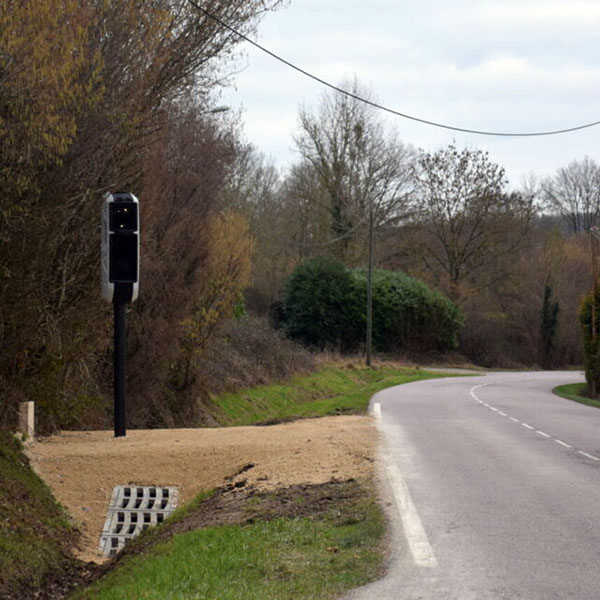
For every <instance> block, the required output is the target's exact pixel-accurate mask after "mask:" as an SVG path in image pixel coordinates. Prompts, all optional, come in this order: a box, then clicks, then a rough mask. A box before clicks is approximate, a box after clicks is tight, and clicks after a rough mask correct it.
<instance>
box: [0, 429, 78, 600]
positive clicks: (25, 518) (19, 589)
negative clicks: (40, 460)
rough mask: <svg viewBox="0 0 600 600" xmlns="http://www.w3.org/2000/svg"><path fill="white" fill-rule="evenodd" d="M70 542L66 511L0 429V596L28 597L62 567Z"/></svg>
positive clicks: (19, 449)
mask: <svg viewBox="0 0 600 600" xmlns="http://www.w3.org/2000/svg"><path fill="white" fill-rule="evenodd" d="M73 539H74V530H73V527H72V525H71V523H70V521H69V519H68V517H67V515H66V512H65V511H64V510H63V509H62V508H61V507H60V506H59V505H58V504H57V503H56V501H55V500H54V498H53V496H52V494H51V492H50V490H49V489H48V487H47V486H46V485H45V484H44V483H43V482H42V481H41V479H40V478H39V477H38V476H37V475H36V474H35V473H34V472H33V471H32V470H31V469H30V468H29V465H28V461H27V459H26V458H25V456H24V455H23V453H22V451H21V447H20V444H19V443H18V442H17V441H16V440H15V439H14V438H13V437H12V436H11V435H10V434H9V433H6V432H3V431H0V598H8V597H14V598H30V597H33V591H34V590H36V589H37V588H39V587H40V586H42V585H43V583H44V582H45V581H46V580H48V578H50V579H54V578H55V577H56V576H57V574H59V573H60V572H61V570H63V569H64V568H66V567H67V566H68V564H69V562H70V560H69V559H68V558H67V554H66V551H67V549H68V548H69V547H70V545H71V543H72V542H73Z"/></svg>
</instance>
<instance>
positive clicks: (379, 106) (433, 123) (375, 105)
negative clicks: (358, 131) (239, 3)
mask: <svg viewBox="0 0 600 600" xmlns="http://www.w3.org/2000/svg"><path fill="white" fill-rule="evenodd" d="M188 2H189V3H190V4H191V5H192V6H193V7H194V8H195V9H196V10H199V11H200V12H201V13H203V14H204V15H206V16H207V17H209V18H210V19H212V20H213V21H215V22H216V23H218V24H219V25H221V26H222V27H224V28H225V29H228V30H229V31H231V32H232V33H234V34H235V35H237V36H238V37H240V38H241V39H243V40H245V41H246V42H248V43H249V44H251V45H252V46H254V47H255V48H258V49H259V50H261V51H262V52H264V53H265V54H268V55H269V56H270V57H272V58H274V59H275V60H278V61H279V62H281V63H283V64H284V65H286V66H288V67H290V68H291V69H294V70H295V71H298V72H299V73H301V74H302V75H305V76H306V77H310V79H313V80H314V81H317V82H318V83H320V84H321V85H324V86H326V87H328V88H330V89H332V90H334V91H336V92H338V93H340V94H344V95H345V96H348V97H349V98H352V99H354V100H357V101H359V102H363V103H364V104H368V105H369V106H372V107H373V108H377V109H378V110H382V111H384V112H387V113H390V114H392V115H395V116H397V117H402V118H403V119H410V120H411V121H416V122H417V123H423V124H424V125H430V126H432V127H439V128H441V129H449V130H451V131H460V132H462V133H473V134H476V135H489V136H498V137H541V136H546V135H558V134H561V133H571V132H573V131H580V130H581V129H588V128H590V127H595V126H596V125H600V121H594V122H592V123H585V124H583V125H576V126H575V127H567V128H564V129H554V130H551V131H532V132H503V131H482V130H479V129H468V128H466V127H456V126H454V125H447V124H445V123H438V122H436V121H430V120H428V119H421V118H420V117H415V116H413V115H409V114H406V113H403V112H400V111H398V110H394V109H393V108H389V107H387V106H383V105H382V104H378V103H377V102H373V101H372V100H368V99H367V98H362V97H361V96H357V95H356V94H353V93H352V92H349V91H347V90H344V89H343V88H340V87H338V86H336V85H333V84H332V83H329V82H328V81H326V80H325V79H321V78H320V77H317V76H316V75H313V74H312V73H309V72H308V71H306V70H304V69H302V68H301V67H299V66H297V65H295V64H294V63H291V62H290V61H288V60H286V59H285V58H283V57H282V56H279V55H278V54H275V52H271V50H268V49H267V48H265V47H264V46H261V45H260V44H259V43H258V42H255V41H254V40H252V39H250V38H249V37H248V36H246V35H244V34H243V33H241V32H240V31H238V30H237V29H234V28H233V27H231V25H228V24H227V23H225V21H223V20H222V19H220V18H219V17H217V16H215V15H213V14H212V13H210V12H208V11H207V10H206V9H205V8H202V7H201V6H200V5H198V4H197V3H196V2H194V0H188Z"/></svg>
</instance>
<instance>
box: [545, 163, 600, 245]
mask: <svg viewBox="0 0 600 600" xmlns="http://www.w3.org/2000/svg"><path fill="white" fill-rule="evenodd" d="M542 195H543V200H544V205H545V207H546V208H548V209H549V210H551V211H552V212H555V213H558V214H559V215H561V216H562V217H563V219H564V220H565V221H566V223H567V224H568V226H569V229H570V230H571V231H572V232H573V233H578V232H581V231H589V229H590V228H591V227H594V226H596V225H598V224H599V223H600V165H598V164H596V162H594V160H592V159H591V158H590V157H589V156H586V157H585V158H584V159H583V160H581V161H573V162H571V163H569V164H568V165H567V166H566V167H563V168H561V169H559V170H558V171H557V173H556V175H555V176H554V177H551V178H549V179H547V180H546V181H544V183H543V184H542Z"/></svg>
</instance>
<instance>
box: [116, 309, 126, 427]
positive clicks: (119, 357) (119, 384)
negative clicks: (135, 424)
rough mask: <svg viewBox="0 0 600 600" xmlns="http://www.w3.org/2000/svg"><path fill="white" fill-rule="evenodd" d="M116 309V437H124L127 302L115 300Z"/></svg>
mask: <svg viewBox="0 0 600 600" xmlns="http://www.w3.org/2000/svg"><path fill="white" fill-rule="evenodd" d="M114 309H115V321H114V326H115V327H114V330H115V359H114V368H115V378H114V394H115V437H124V436H125V435H126V434H127V432H126V428H125V404H126V389H125V369H126V355H127V324H126V322H125V311H126V309H127V304H126V303H125V302H114Z"/></svg>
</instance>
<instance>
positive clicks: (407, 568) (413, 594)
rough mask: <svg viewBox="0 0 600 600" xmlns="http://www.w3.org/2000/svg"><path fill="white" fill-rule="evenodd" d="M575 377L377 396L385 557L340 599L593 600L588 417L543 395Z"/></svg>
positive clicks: (597, 522) (598, 546) (599, 422)
mask: <svg viewBox="0 0 600 600" xmlns="http://www.w3.org/2000/svg"><path fill="white" fill-rule="evenodd" d="M582 380H583V375H582V373H581V372H535V373H534V372H530V373H494V374H487V375H485V376H479V377H460V378H453V379H435V380H428V381H422V382H417V383H413V384H408V385H403V386H398V387H395V388H390V389H388V390H384V391H383V392H380V393H379V394H377V395H376V396H375V397H374V398H373V400H372V407H374V408H375V410H376V412H380V414H381V416H380V417H379V418H378V423H379V426H380V428H381V431H382V433H383V436H382V437H383V440H384V443H382V454H381V456H382V464H383V467H382V470H383V474H384V477H383V480H384V481H385V486H384V489H385V491H386V494H387V496H388V499H387V507H388V510H389V513H390V516H391V517H392V519H391V521H392V522H391V531H390V535H391V546H392V550H393V554H392V557H391V559H390V571H389V575H388V576H387V577H385V578H384V579H383V580H381V581H379V582H376V583H375V584H371V585H369V586H366V587H364V588H361V589H359V590H356V591H355V592H353V593H351V594H350V595H348V596H347V598H348V600H363V599H364V600H367V599H368V600H377V599H386V600H387V599H392V598H393V599H395V600H404V599H407V600H416V599H422V600H435V599H438V598H439V599H444V600H451V599H456V600H484V599H507V600H508V599H510V600H515V599H521V598H525V599H536V600H537V599H543V600H546V599H555V598H569V599H576V600H588V599H589V600H592V599H593V600H597V599H598V598H600V410H598V409H594V408H590V407H587V406H584V405H581V404H578V403H575V402H571V401H569V400H564V399H562V398H559V397H557V396H554V395H553V394H552V393H551V389H552V388H553V387H555V386H556V385H560V384H563V383H572V382H577V381H582ZM394 515H397V518H393V516H394Z"/></svg>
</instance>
